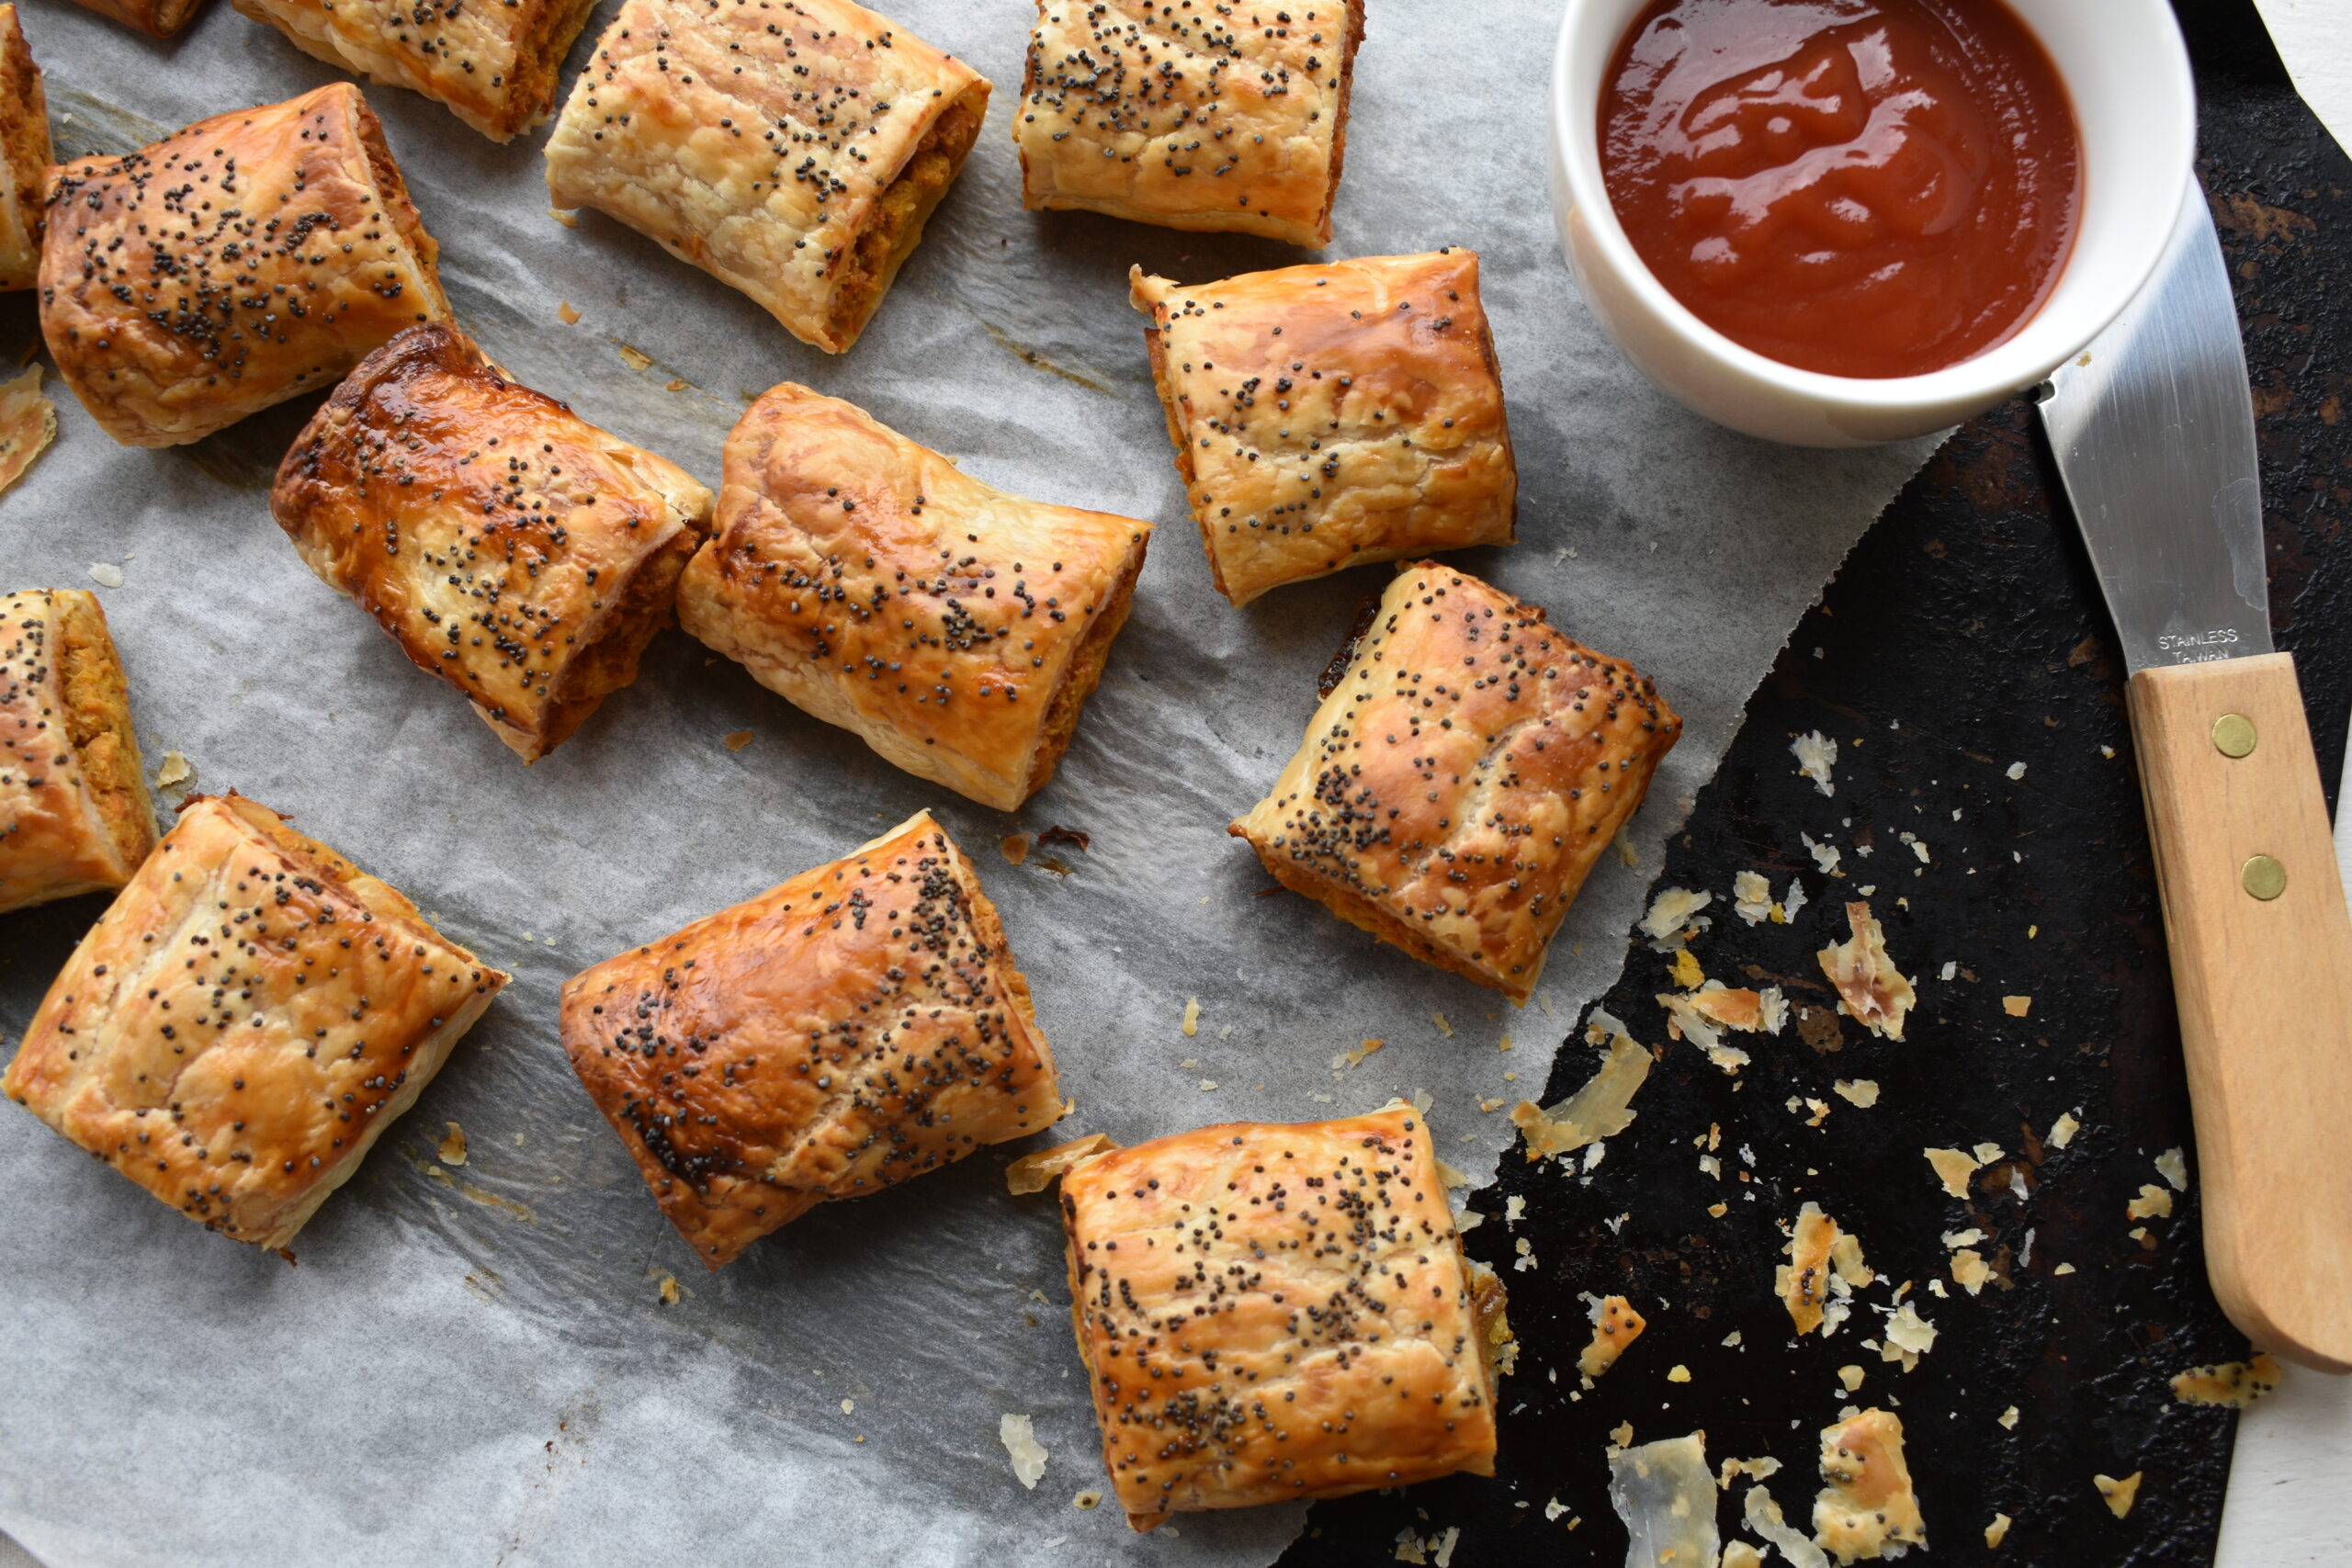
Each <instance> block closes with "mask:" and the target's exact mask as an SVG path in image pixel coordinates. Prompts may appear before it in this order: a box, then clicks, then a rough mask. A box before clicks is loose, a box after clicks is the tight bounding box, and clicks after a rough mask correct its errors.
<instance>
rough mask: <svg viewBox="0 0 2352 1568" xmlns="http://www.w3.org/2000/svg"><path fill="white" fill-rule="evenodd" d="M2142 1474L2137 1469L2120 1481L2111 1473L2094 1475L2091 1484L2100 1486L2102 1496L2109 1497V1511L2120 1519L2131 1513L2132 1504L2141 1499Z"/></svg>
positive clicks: (2099, 1491)
mask: <svg viewBox="0 0 2352 1568" xmlns="http://www.w3.org/2000/svg"><path fill="white" fill-rule="evenodd" d="M2140 1474H2141V1472H2138V1471H2136V1470H2135V1471H2133V1472H2131V1474H2129V1475H2127V1476H2125V1477H2124V1478H2123V1479H2122V1480H2120V1481H2118V1480H2116V1479H2115V1477H2113V1476H2111V1475H2094V1476H2092V1477H2091V1484H2092V1485H2094V1486H2096V1487H2098V1495H2100V1496H2101V1497H2104V1498H2106V1499H2107V1510H2108V1512H2109V1513H2111V1514H2113V1515H2114V1516H2115V1517H2117V1518H2119V1519H2120V1518H2122V1517H2124V1516H2125V1515H2127V1514H2129V1513H2130V1512H2131V1505H2132V1504H2133V1503H2134V1502H2136V1501H2138V1500H2139V1496H2140Z"/></svg>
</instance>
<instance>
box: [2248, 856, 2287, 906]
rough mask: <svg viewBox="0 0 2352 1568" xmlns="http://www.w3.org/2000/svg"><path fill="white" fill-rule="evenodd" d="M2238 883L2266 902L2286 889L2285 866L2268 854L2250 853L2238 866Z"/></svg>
mask: <svg viewBox="0 0 2352 1568" xmlns="http://www.w3.org/2000/svg"><path fill="white" fill-rule="evenodd" d="M2238 883H2239V886H2243V887H2244V888H2245V890H2246V891H2247V892H2248V893H2251V894H2253V895H2254V896H2255V897H2257V898H2260V899H2262V900H2263V901H2264V902H2266V903H2267V902H2268V901H2269V900H2271V899H2273V898H2276V897H2278V895H2280V894H2281V893H2284V892H2285V891H2287V868H2286V867H2285V866H2283V865H2280V864H2279V863H2278V862H2277V861H2275V860H2273V859H2271V858H2270V857H2269V856H2268V855H2252V856H2249V857H2248V858H2247V860H2246V863H2245V864H2244V865H2242V866H2240V867H2239V868H2238Z"/></svg>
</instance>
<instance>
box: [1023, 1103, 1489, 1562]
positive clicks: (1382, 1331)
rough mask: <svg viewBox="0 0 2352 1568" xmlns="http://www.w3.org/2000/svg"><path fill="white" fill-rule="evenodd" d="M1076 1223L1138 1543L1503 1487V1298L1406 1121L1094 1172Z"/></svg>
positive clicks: (1223, 1141) (1351, 1124) (1120, 1156)
mask: <svg viewBox="0 0 2352 1568" xmlns="http://www.w3.org/2000/svg"><path fill="white" fill-rule="evenodd" d="M1061 1204H1062V1220H1063V1224H1064V1227H1065V1229H1066V1230H1067V1231H1068V1233H1069V1291H1070V1320H1071V1322H1072V1324H1073V1325H1075V1326H1076V1328H1077V1331H1078V1348H1079V1354H1080V1358H1081V1359H1083V1360H1084V1361H1085V1363H1086V1371H1087V1376H1088V1380H1089V1382H1090V1383H1091V1387H1092V1390H1093V1394H1094V1414H1095V1416H1096V1418H1097V1419H1098V1420H1099V1421H1100V1422H1101V1423H1102V1427H1103V1464H1104V1466H1105V1467H1106V1468H1107V1469H1108V1470H1109V1471H1110V1472H1111V1485H1112V1489H1113V1490H1114V1492H1115V1493H1116V1495H1117V1496H1118V1500H1119V1504H1120V1506H1122V1507H1124V1508H1125V1509H1126V1512H1127V1522H1128V1523H1129V1524H1131V1525H1133V1526H1134V1527H1135V1528H1136V1529H1138V1530H1148V1529H1151V1528H1153V1527H1154V1526H1155V1525H1158V1524H1160V1523H1161V1522H1163V1521H1164V1520H1165V1519H1167V1517H1169V1515H1170V1514H1174V1513H1186V1512H1193V1511H1197V1510H1201V1509H1206V1508H1241V1507H1248V1506H1250V1505H1252V1504H1257V1503H1276V1502H1284V1501H1287V1500H1289V1499H1291V1498H1294V1497H1341V1496H1345V1495H1348V1494H1349V1493H1351V1492H1364V1491H1369V1490H1371V1489H1372V1488H1374V1487H1379V1486H1405V1485H1410V1484H1411V1483H1414V1482H1417V1481H1428V1480H1430V1479H1433V1478H1434V1477H1437V1476H1441V1475H1450V1474H1452V1473H1453V1472H1456V1471H1467V1472H1470V1473H1472V1474H1474V1475H1492V1474H1493V1473H1494V1472H1495V1367H1494V1363H1493V1360H1492V1359H1491V1353H1492V1350H1493V1349H1494V1348H1495V1347H1496V1346H1497V1345H1498V1343H1499V1342H1500V1340H1501V1336H1500V1335H1498V1334H1496V1333H1494V1332H1492V1330H1493V1329H1495V1328H1496V1327H1498V1326H1499V1325H1500V1319H1501V1315H1502V1310H1503V1302H1502V1290H1501V1287H1500V1283H1499V1281H1498V1280H1495V1278H1494V1276H1493V1274H1492V1273H1491V1271H1487V1270H1479V1271H1478V1272H1479V1273H1480V1274H1481V1275H1482V1276H1483V1277H1482V1278H1481V1279H1478V1280H1474V1279H1473V1277H1472V1266H1471V1265H1469V1264H1467V1263H1466V1262H1465V1261H1464V1258H1463V1256H1462V1247H1461V1242H1460V1239H1459V1237H1458V1236H1457V1235H1456V1234H1455V1231H1454V1228H1453V1213H1452V1212H1451V1211H1450V1210H1449V1208H1448V1207H1447V1204H1446V1200H1445V1182H1444V1179H1443V1178H1442V1176H1441V1175H1440V1174H1439V1170H1438V1162H1437V1154H1436V1151H1435V1149H1434V1148H1433V1147H1432V1146H1431V1139H1430V1132H1429V1128H1428V1125H1427V1123H1426V1122H1423V1120H1422V1118H1421V1115H1420V1113H1419V1111H1415V1110H1414V1109H1413V1108H1412V1107H1411V1106H1409V1105H1405V1104H1401V1103H1398V1104H1392V1105H1390V1106H1388V1107H1386V1108H1385V1109H1384V1110H1381V1111H1374V1112H1373V1113H1371V1114H1370V1115H1367V1116H1351V1117H1348V1118H1345V1119H1343V1120H1340V1121H1337V1122H1299V1123H1295V1124H1290V1125H1285V1124H1281V1123H1268V1122H1227V1123H1225V1124H1224V1125H1222V1126H1216V1127H1203V1128H1201V1129H1200V1130H1199V1131H1198V1132H1193V1133H1182V1134H1178V1135H1176V1136H1175V1137H1172V1138H1161V1139H1159V1140H1157V1141H1155V1142H1152V1143H1148V1144H1139V1145H1136V1146H1135V1147H1134V1148H1129V1149H1119V1150H1116V1151H1114V1152H1112V1153H1108V1154H1100V1155H1095V1156H1092V1157H1091V1158H1087V1159H1082V1160H1080V1161H1079V1162H1078V1163H1077V1164H1075V1165H1073V1166H1072V1167H1071V1168H1069V1170H1067V1171H1065V1172H1064V1173H1063V1175H1062V1189H1061ZM1505 1332H1506V1333H1507V1330H1506V1331H1505Z"/></svg>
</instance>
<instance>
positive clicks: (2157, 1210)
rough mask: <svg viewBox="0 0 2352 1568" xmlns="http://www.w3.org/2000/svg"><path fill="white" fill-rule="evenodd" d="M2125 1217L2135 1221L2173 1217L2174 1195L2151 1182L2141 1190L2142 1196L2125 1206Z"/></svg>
mask: <svg viewBox="0 0 2352 1568" xmlns="http://www.w3.org/2000/svg"><path fill="white" fill-rule="evenodd" d="M2123 1213H2124V1215H2125V1217H2127V1218H2129V1219H2134V1220H2165V1219H2170V1218H2171V1217H2172V1194H2171V1193H2169V1192H2167V1191H2165V1190H2164V1189H2163V1188H2161V1187H2159V1186H2157V1185H2156V1184H2155V1183H2154V1182H2153V1181H2151V1182H2148V1183H2147V1184H2145V1185H2144V1186H2143V1187H2142V1188H2141V1189H2140V1195H2139V1196H2138V1197H2137V1198H2134V1199H2132V1200H2131V1201H2130V1202H2129V1203H2126V1204H2125V1205H2124V1206H2123Z"/></svg>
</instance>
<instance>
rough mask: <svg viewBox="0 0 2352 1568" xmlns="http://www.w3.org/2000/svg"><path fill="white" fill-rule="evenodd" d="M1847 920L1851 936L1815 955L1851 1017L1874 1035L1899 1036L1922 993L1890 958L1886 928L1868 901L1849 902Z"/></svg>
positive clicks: (1901, 1035) (1899, 1037)
mask: <svg viewBox="0 0 2352 1568" xmlns="http://www.w3.org/2000/svg"><path fill="white" fill-rule="evenodd" d="M1846 923H1847V926H1848V927H1849V930H1850V931H1852V932H1853V934H1852V936H1850V937H1849V939H1848V940H1846V941H1844V942H1834V943H1832V944H1831V945H1830V946H1827V947H1825V948H1823V949H1822V950H1821V951H1820V952H1819V953H1816V954H1815V958H1816V959H1817V960H1818V962H1819V963H1820V964H1821V972H1822V973H1823V974H1824V975H1826V976H1828V977H1829V983H1830V984H1831V985H1832V986H1835V987H1837V988H1838V996H1839V997H1840V998H1844V1001H1845V1004H1846V1011H1847V1013H1848V1015H1849V1017H1851V1018H1852V1019H1853V1020H1854V1021H1856V1022H1858V1023H1860V1024H1861V1025H1862V1026H1863V1027H1864V1028H1866V1029H1868V1030H1869V1031H1870V1032H1871V1033H1872V1034H1877V1035H1883V1036H1884V1037H1885V1038H1887V1039H1889V1040H1900V1039H1902V1038H1903V1021H1904V1018H1905V1015H1907V1014H1908V1013H1909V1012H1910V1010H1911V1004H1912V1003H1914V1002H1916V1001H1917V1000H1918V992H1917V990H1916V989H1914V988H1913V987H1912V984H1911V982H1910V981H1909V980H1907V979H1905V977H1904V976H1903V974H1902V972H1901V971H1900V970H1898V969H1897V968H1895V966H1894V960H1893V959H1891V958H1889V957H1888V956H1887V952H1886V931H1885V930H1884V928H1883V927H1882V926H1881V925H1880V924H1879V922H1878V921H1877V919H1874V918H1873V917H1872V916H1871V907H1870V906H1869V905H1868V904H1866V903H1862V902H1860V901H1854V902H1850V903H1849V904H1848V905H1847V906H1846Z"/></svg>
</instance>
